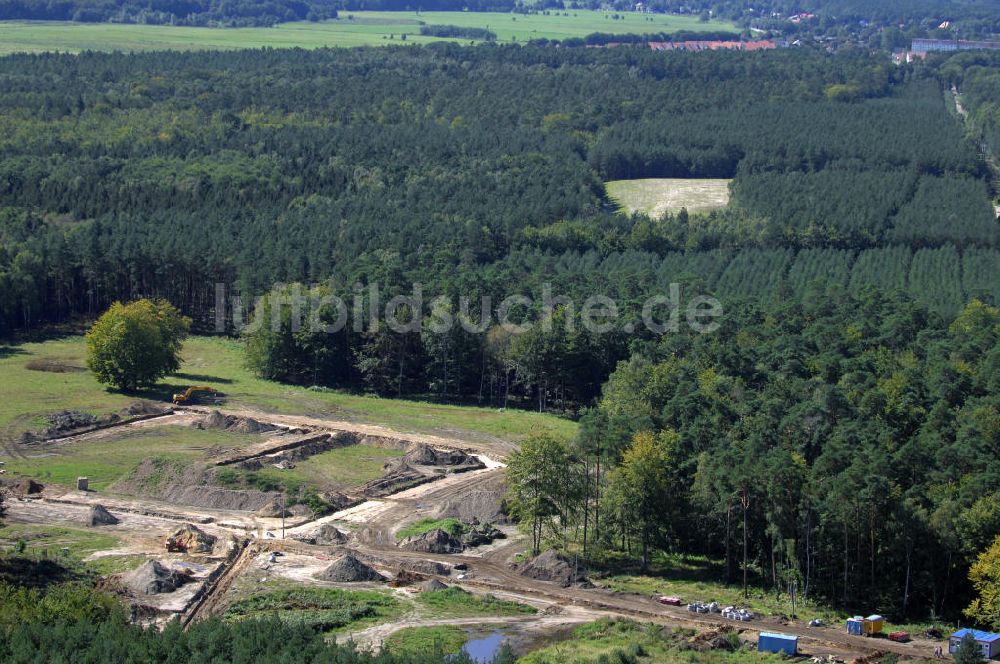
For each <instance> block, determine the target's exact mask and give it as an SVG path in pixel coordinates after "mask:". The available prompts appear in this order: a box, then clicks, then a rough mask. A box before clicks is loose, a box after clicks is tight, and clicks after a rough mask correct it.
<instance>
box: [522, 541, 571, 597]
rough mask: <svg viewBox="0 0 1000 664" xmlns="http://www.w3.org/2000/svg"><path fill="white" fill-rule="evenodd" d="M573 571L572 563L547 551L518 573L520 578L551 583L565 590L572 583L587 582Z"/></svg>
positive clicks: (529, 562)
mask: <svg viewBox="0 0 1000 664" xmlns="http://www.w3.org/2000/svg"><path fill="white" fill-rule="evenodd" d="M574 569H575V568H574V565H573V563H571V562H570V561H568V560H566V559H565V558H563V557H562V556H561V555H559V554H558V553H556V552H555V551H553V550H552V549H549V550H548V551H545V552H544V553H542V554H540V555H538V556H536V557H535V558H534V559H532V560H529V561H528V562H527V563H525V564H524V565H523V566H522V567H521V569H520V570H519V572H520V574H521V576H526V577H528V578H531V579H537V580H539V581H551V582H552V583H558V584H559V585H560V586H562V587H564V588H565V587H567V586H569V585H571V584H573V583H577V582H582V581H586V580H587V578H586V576H584V574H583V573H582V572H575V571H574Z"/></svg>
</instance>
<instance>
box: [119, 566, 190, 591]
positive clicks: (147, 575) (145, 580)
mask: <svg viewBox="0 0 1000 664" xmlns="http://www.w3.org/2000/svg"><path fill="white" fill-rule="evenodd" d="M122 581H123V582H124V583H125V586H126V587H127V588H128V589H129V590H131V591H132V592H135V593H139V594H141V595H159V594H161V593H172V592H174V591H175V590H177V589H178V588H179V587H180V586H181V584H182V583H184V577H183V576H182V575H180V574H178V573H177V572H175V571H174V570H172V569H170V568H169V567H166V566H164V565H161V564H160V563H158V562H157V561H155V560H150V561H149V562H147V563H145V564H144V565H142V567H140V568H139V569H136V570H133V571H131V572H129V573H128V574H126V575H125V576H123V577H122Z"/></svg>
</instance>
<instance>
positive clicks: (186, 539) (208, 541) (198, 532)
mask: <svg viewBox="0 0 1000 664" xmlns="http://www.w3.org/2000/svg"><path fill="white" fill-rule="evenodd" d="M168 542H171V543H172V544H173V546H174V547H176V548H178V549H180V550H182V551H186V552H188V553H212V549H214V548H215V542H216V538H215V536H213V535H209V534H208V533H206V532H205V531H204V530H202V529H201V528H198V527H197V526H195V525H193V524H190V523H187V524H184V527H183V528H180V529H179V530H177V531H176V532H174V533H173V534H172V535H171V536H170V537H169V538H168Z"/></svg>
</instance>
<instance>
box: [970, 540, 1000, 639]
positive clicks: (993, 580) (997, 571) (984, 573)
mask: <svg viewBox="0 0 1000 664" xmlns="http://www.w3.org/2000/svg"><path fill="white" fill-rule="evenodd" d="M969 581H971V582H972V587H973V588H975V590H976V599H974V600H972V604H970V605H969V607H968V608H967V609H966V610H965V615H967V616H968V617H969V618H971V619H972V620H975V621H976V622H977V623H979V624H980V625H985V626H988V627H989V628H990V629H995V630H1000V535H998V536H997V538H996V539H995V540H993V544H991V545H990V547H989V548H988V549H986V550H985V551H983V552H982V553H981V554H979V558H977V559H976V562H975V563H973V565H972V567H971V568H970V569H969Z"/></svg>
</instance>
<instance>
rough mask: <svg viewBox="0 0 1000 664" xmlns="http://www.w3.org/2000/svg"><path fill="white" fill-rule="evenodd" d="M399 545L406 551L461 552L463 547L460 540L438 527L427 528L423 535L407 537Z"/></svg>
mask: <svg viewBox="0 0 1000 664" xmlns="http://www.w3.org/2000/svg"><path fill="white" fill-rule="evenodd" d="M399 546H400V547H401V548H403V549H406V550H407V551H421V552H423V553H461V552H462V551H463V550H464V549H465V547H464V546H462V542H460V541H459V540H458V539H457V538H456V537H454V536H452V535H451V534H450V533H447V532H445V531H444V530H441V529H440V528H435V529H434V530H428V531H427V532H426V533H424V534H423V535H416V536H414V537H407V538H406V539H405V540H403V542H402V543H401V544H400V545H399Z"/></svg>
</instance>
